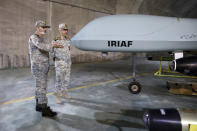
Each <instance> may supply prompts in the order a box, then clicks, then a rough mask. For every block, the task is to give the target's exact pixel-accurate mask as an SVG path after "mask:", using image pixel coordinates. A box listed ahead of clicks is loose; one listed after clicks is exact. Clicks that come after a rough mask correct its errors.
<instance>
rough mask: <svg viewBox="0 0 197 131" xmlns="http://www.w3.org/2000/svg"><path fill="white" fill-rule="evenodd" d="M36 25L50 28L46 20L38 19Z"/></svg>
mask: <svg viewBox="0 0 197 131" xmlns="http://www.w3.org/2000/svg"><path fill="white" fill-rule="evenodd" d="M35 27H43V28H50V26H47V25H46V22H45V21H42V20H38V21H36V24H35Z"/></svg>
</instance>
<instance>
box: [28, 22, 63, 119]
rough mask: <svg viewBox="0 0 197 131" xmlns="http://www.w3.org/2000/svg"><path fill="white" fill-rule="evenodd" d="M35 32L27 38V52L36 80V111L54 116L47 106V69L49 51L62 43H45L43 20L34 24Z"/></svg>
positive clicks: (54, 113)
mask: <svg viewBox="0 0 197 131" xmlns="http://www.w3.org/2000/svg"><path fill="white" fill-rule="evenodd" d="M35 27H36V29H37V30H36V32H35V33H34V34H33V35H31V36H30V38H29V53H30V60H31V71H32V74H33V76H34V78H35V80H36V91H35V99H36V111H39V112H41V113H42V116H49V117H52V116H55V115H57V113H56V112H53V111H52V110H51V109H50V107H49V106H47V97H46V93H47V91H46V89H47V74H48V71H49V52H50V51H51V50H52V49H54V48H63V46H62V45H60V44H58V43H55V44H53V45H52V44H47V43H45V41H44V38H43V37H44V34H46V29H47V28H49V26H46V24H45V22H44V21H40V20H39V21H37V22H36V24H35Z"/></svg>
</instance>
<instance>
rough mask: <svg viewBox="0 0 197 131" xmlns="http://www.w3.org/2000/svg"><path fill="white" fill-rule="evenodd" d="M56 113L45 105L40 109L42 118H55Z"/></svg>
mask: <svg viewBox="0 0 197 131" xmlns="http://www.w3.org/2000/svg"><path fill="white" fill-rule="evenodd" d="M56 115H57V113H56V112H54V111H52V110H51V108H50V107H49V106H47V105H44V107H42V116H45V117H54V116H56Z"/></svg>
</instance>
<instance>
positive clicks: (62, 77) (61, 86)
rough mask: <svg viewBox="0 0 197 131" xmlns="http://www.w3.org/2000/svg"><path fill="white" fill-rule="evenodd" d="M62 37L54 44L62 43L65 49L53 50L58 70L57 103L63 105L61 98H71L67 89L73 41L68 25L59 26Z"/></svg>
mask: <svg viewBox="0 0 197 131" xmlns="http://www.w3.org/2000/svg"><path fill="white" fill-rule="evenodd" d="M59 33H60V37H56V39H55V40H54V41H53V42H52V43H56V42H57V43H60V44H62V45H63V46H64V48H56V49H54V50H53V53H52V54H53V57H54V60H55V70H56V84H55V88H56V102H57V103H58V104H60V103H62V101H61V98H63V99H69V98H70V96H68V94H67V88H68V86H69V83H70V70H71V56H70V45H71V41H70V39H69V37H68V34H67V33H68V28H67V25H66V24H60V25H59Z"/></svg>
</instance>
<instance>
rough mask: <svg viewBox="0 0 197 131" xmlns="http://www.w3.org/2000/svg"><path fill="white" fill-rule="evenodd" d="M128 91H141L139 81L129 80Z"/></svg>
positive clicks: (136, 92)
mask: <svg viewBox="0 0 197 131" xmlns="http://www.w3.org/2000/svg"><path fill="white" fill-rule="evenodd" d="M128 88H129V91H130V92H131V93H133V94H139V93H140V91H141V85H140V83H139V82H136V81H134V82H131V83H130V84H129V87H128Z"/></svg>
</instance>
